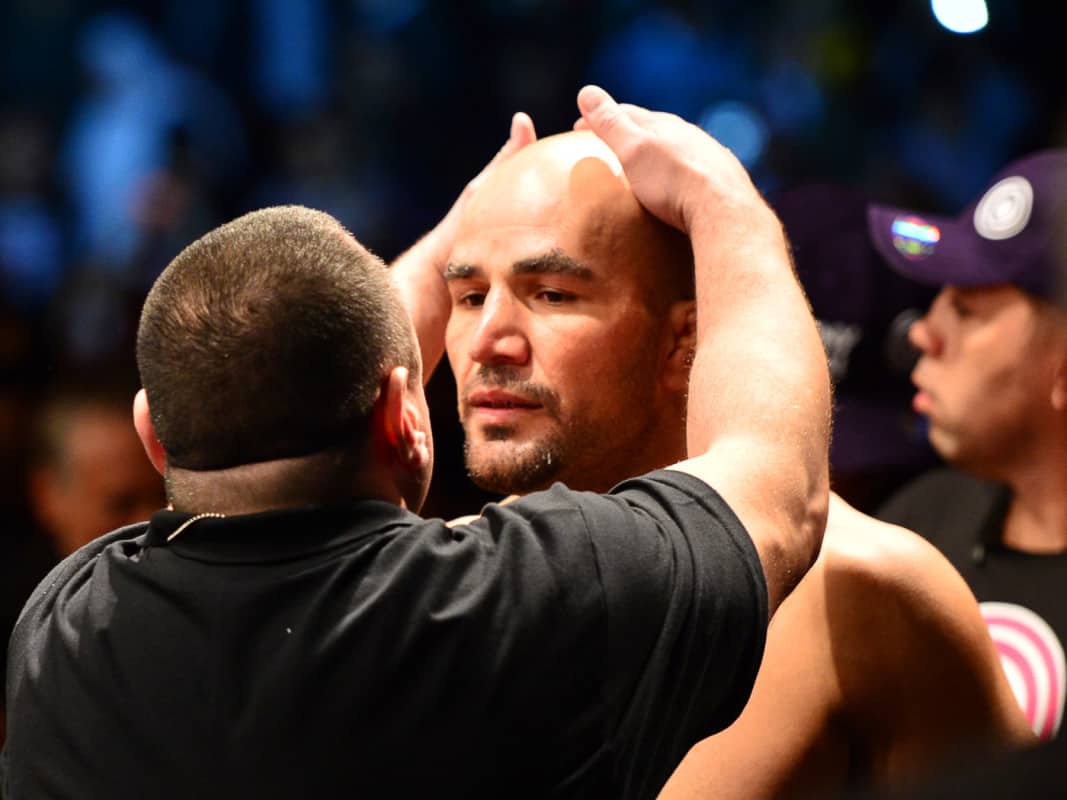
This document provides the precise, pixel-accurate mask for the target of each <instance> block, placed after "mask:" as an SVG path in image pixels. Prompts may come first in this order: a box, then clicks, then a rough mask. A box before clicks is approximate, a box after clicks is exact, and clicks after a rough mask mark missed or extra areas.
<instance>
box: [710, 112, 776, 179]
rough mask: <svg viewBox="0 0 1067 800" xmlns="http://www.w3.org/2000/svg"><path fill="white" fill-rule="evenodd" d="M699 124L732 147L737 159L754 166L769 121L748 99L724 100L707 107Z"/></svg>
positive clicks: (765, 141)
mask: <svg viewBox="0 0 1067 800" xmlns="http://www.w3.org/2000/svg"><path fill="white" fill-rule="evenodd" d="M700 127H701V128H703V129H704V130H706V131H707V132H708V133H710V134H711V135H712V136H714V137H715V138H716V139H718V140H719V141H720V142H721V143H722V145H723V146H724V147H728V148H730V150H732V151H733V154H734V155H735V156H737V159H738V160H739V161H740V162H741V163H742V164H744V165H745V166H746V167H749V168H751V167H752V166H753V165H754V164H755V163H756V162H757V161H759V159H760V157H761V156H762V155H763V149H764V147H766V145H767V124H766V123H765V122H764V121H763V118H762V117H761V116H760V114H759V113H758V112H757V111H756V110H755V109H753V108H752V107H751V106H748V105H746V104H745V103H736V102H725V103H718V104H716V105H713V106H710V107H709V108H707V109H706V110H705V111H704V113H703V114H701V116H700Z"/></svg>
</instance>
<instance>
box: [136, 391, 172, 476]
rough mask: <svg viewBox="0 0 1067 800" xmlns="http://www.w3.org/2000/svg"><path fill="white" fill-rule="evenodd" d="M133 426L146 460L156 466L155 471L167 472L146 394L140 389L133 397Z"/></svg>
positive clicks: (165, 458) (164, 455)
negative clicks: (145, 454) (146, 456)
mask: <svg viewBox="0 0 1067 800" xmlns="http://www.w3.org/2000/svg"><path fill="white" fill-rule="evenodd" d="M133 427H134V428H135V429H136V431H137V436H138V437H139V438H140V439H141V444H142V445H143V446H144V451H145V453H147V454H148V460H149V461H151V462H152V466H153V467H155V468H156V472H158V473H159V474H160V475H165V474H166V472H167V454H166V453H165V452H164V451H163V445H162V444H160V442H159V437H158V436H156V426H155V425H153V424H152V415H151V414H150V413H149V411H148V395H147V394H145V390H144V389H141V390H140V391H138V392H137V394H136V395H135V396H134V398H133Z"/></svg>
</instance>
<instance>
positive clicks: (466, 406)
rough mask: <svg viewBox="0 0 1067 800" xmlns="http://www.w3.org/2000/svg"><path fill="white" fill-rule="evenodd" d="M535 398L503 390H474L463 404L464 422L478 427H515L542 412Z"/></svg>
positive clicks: (541, 407)
mask: <svg viewBox="0 0 1067 800" xmlns="http://www.w3.org/2000/svg"><path fill="white" fill-rule="evenodd" d="M543 409H544V406H543V405H542V404H541V403H540V402H539V401H538V400H537V399H535V398H533V397H530V396H528V395H524V394H519V393H516V392H511V391H507V390H504V389H489V388H482V389H475V390H474V391H472V392H470V393H469V394H468V395H467V398H466V400H465V401H464V403H463V418H464V420H465V421H468V422H474V423H476V424H479V425H492V426H504V425H515V424H517V423H519V422H521V421H522V420H524V419H528V418H529V417H530V416H531V415H533V414H535V413H537V412H539V411H542V410H543Z"/></svg>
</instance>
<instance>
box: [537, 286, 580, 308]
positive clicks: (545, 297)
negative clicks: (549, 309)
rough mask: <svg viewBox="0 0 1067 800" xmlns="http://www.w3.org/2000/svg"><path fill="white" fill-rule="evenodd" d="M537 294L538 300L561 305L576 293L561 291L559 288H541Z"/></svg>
mask: <svg viewBox="0 0 1067 800" xmlns="http://www.w3.org/2000/svg"><path fill="white" fill-rule="evenodd" d="M535 296H536V297H537V299H538V300H540V301H542V302H543V303H547V304H548V305H550V306H561V305H563V304H564V303H566V302H568V301H570V300H573V299H574V295H572V294H568V293H567V292H561V291H559V290H558V289H541V290H540V291H539V292H538V293H537V294H536V295H535Z"/></svg>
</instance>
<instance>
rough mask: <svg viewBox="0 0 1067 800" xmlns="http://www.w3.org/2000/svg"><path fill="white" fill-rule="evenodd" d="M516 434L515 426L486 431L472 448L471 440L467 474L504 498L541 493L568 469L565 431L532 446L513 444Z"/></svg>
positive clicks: (557, 430) (466, 450)
mask: <svg viewBox="0 0 1067 800" xmlns="http://www.w3.org/2000/svg"><path fill="white" fill-rule="evenodd" d="M514 434H515V431H514V429H513V428H512V427H511V426H505V425H493V426H488V427H485V428H483V429H482V437H483V438H482V441H481V442H479V443H478V444H473V445H472V444H471V439H470V436H469V435H468V436H467V439H466V442H465V443H464V446H463V450H464V455H465V456H466V464H467V474H468V475H469V476H470V479H471V480H472V481H474V483H475V484H476V485H477V486H478V487H480V488H481V489H484V490H486V491H489V492H498V493H500V494H525V493H527V492H533V491H537V490H538V489H544V488H547V487H548V486H550V485H551V484H552V482H553V481H554V480H555V479H556V478H557V476H558V475H559V474H560V473H561V472H562V471H563V470H564V468H565V467H566V457H565V445H564V442H565V438H566V437H565V435H564V433H563V431H562V429H561V428H555V429H554V430H553V431H552V432H551V433H548V434H545V435H544V436H541V437H539V438H538V439H535V440H533V441H530V442H513V441H512V437H513V436H514ZM494 451H495V452H494Z"/></svg>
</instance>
